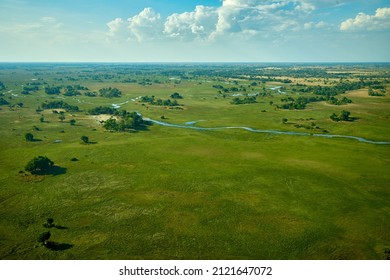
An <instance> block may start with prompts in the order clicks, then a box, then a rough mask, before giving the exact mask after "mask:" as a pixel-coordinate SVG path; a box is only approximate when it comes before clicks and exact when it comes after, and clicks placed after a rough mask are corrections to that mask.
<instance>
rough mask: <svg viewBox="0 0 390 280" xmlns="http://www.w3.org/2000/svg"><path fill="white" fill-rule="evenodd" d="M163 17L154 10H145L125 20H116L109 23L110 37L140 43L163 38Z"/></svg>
mask: <svg viewBox="0 0 390 280" xmlns="http://www.w3.org/2000/svg"><path fill="white" fill-rule="evenodd" d="M162 25H163V22H162V20H161V15H160V14H159V13H156V12H155V11H154V10H153V9H152V8H145V9H144V10H143V11H141V12H140V13H139V14H137V15H135V16H133V17H130V18H128V19H127V20H124V19H122V18H116V19H114V20H112V21H110V22H108V23H107V26H108V28H109V31H108V34H107V35H108V36H110V37H114V36H118V37H122V38H126V39H127V40H136V41H138V42H141V41H147V40H153V39H155V38H156V37H159V36H161V34H162V30H163V27H162Z"/></svg>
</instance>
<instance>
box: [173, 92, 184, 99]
mask: <svg viewBox="0 0 390 280" xmlns="http://www.w3.org/2000/svg"><path fill="white" fill-rule="evenodd" d="M171 98H174V99H182V98H183V96H181V95H180V93H178V92H175V93H172V94H171Z"/></svg>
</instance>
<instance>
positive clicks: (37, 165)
mask: <svg viewBox="0 0 390 280" xmlns="http://www.w3.org/2000/svg"><path fill="white" fill-rule="evenodd" d="M53 165H54V162H52V161H51V160H50V159H48V158H47V157H45V156H38V157H35V158H33V159H32V160H30V161H29V162H28V163H27V164H26V166H25V168H24V170H26V171H28V172H31V173H37V172H42V171H47V170H50V168H51V167H52V166H53Z"/></svg>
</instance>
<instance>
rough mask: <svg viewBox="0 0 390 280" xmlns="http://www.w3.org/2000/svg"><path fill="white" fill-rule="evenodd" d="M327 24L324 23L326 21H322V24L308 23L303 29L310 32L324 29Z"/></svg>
mask: <svg viewBox="0 0 390 280" xmlns="http://www.w3.org/2000/svg"><path fill="white" fill-rule="evenodd" d="M326 26H327V24H326V23H325V22H324V21H320V22H317V23H315V22H312V21H311V22H306V23H305V24H304V25H303V28H304V29H305V30H309V29H312V28H324V27H326Z"/></svg>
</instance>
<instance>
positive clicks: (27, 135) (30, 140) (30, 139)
mask: <svg viewBox="0 0 390 280" xmlns="http://www.w3.org/2000/svg"><path fill="white" fill-rule="evenodd" d="M24 138H26V141H29V142H32V141H34V135H32V133H30V132H27V133H26V134H25V135H24Z"/></svg>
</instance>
